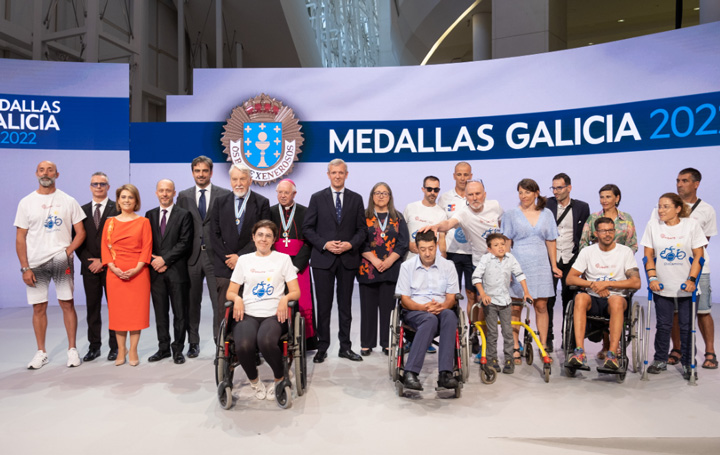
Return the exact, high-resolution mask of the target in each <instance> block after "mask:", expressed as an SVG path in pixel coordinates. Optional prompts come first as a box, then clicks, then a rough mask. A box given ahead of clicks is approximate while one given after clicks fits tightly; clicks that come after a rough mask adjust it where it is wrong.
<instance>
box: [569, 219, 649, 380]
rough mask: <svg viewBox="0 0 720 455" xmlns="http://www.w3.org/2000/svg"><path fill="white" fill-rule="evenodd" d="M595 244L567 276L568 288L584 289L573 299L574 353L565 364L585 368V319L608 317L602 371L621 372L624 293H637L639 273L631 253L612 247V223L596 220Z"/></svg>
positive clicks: (588, 248)
mask: <svg viewBox="0 0 720 455" xmlns="http://www.w3.org/2000/svg"><path fill="white" fill-rule="evenodd" d="M595 229H596V232H597V237H598V243H595V244H593V245H590V246H588V247H585V248H583V249H582V250H580V253H579V254H578V257H577V259H576V260H575V263H574V264H573V266H572V268H571V269H570V272H568V276H567V281H566V282H567V284H568V286H579V287H583V288H586V289H585V291H583V292H578V293H577V294H576V295H575V307H574V314H573V323H574V329H575V346H576V348H575V352H574V353H573V355H572V357H570V359H569V360H568V364H569V365H571V366H573V367H579V368H582V367H587V356H586V355H585V328H586V325H587V315H588V314H591V315H593V316H604V315H605V314H607V313H609V314H610V350H609V351H608V352H607V354H606V358H605V364H604V365H603V366H604V367H605V368H609V369H612V370H617V369H618V368H620V360H619V356H622V353H620V352H618V351H619V348H620V337H621V336H622V329H623V319H624V316H625V310H626V309H627V299H626V298H625V295H624V293H623V291H625V290H629V289H632V290H638V289H640V272H639V271H638V266H637V262H636V261H635V255H634V254H633V251H632V250H631V249H630V248H629V247H627V246H625V245H620V244H618V243H615V222H614V221H613V220H612V219H611V218H607V217H602V218H598V219H597V220H595Z"/></svg>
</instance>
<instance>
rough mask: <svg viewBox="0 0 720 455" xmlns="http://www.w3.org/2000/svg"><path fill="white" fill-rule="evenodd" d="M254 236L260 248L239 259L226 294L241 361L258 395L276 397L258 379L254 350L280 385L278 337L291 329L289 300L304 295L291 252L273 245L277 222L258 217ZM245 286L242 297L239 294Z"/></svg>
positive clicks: (261, 397) (256, 245)
mask: <svg viewBox="0 0 720 455" xmlns="http://www.w3.org/2000/svg"><path fill="white" fill-rule="evenodd" d="M252 238H253V241H254V242H255V248H256V249H257V251H255V252H254V253H248V254H244V255H242V256H240V258H239V259H238V261H237V264H236V265H235V270H234V271H233V274H232V277H231V278H230V287H229V288H228V292H227V299H228V300H230V301H232V302H233V303H234V305H233V313H232V317H233V319H234V320H235V321H236V322H235V324H234V327H233V337H234V339H235V353H236V355H237V357H238V360H239V362H240V365H241V366H242V367H243V370H245V374H247V377H248V379H249V380H250V385H251V386H252V388H253V391H254V394H255V397H256V398H258V399H260V400H262V399H268V400H274V399H275V387H271V388H269V389H268V390H266V389H265V386H264V385H263V383H262V381H260V380H259V379H258V370H257V363H256V352H257V350H258V348H259V349H260V352H261V353H262V355H263V358H265V361H267V363H268V365H269V366H270V368H271V369H272V371H273V375H274V376H275V384H276V385H277V384H278V383H279V382H280V381H282V380H283V379H284V374H285V372H284V365H283V358H282V356H283V354H282V351H281V349H280V344H279V342H280V337H281V336H282V334H283V333H284V332H287V322H286V321H287V319H288V313H289V312H288V302H290V301H293V300H298V299H299V298H300V286H299V285H298V280H297V274H296V273H295V266H293V264H292V261H291V260H290V256H288V255H287V254H284V253H279V252H277V251H272V249H271V247H272V245H273V244H274V243H275V240H277V238H278V229H277V226H275V223H273V222H272V221H269V220H261V221H258V222H257V223H255V225H254V226H253V229H252ZM286 283H287V288H288V293H287V294H285V285H286ZM241 286H243V291H242V297H241V296H240V295H239V291H240V287H241Z"/></svg>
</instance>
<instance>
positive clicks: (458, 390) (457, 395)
mask: <svg viewBox="0 0 720 455" xmlns="http://www.w3.org/2000/svg"><path fill="white" fill-rule="evenodd" d="M461 396H462V387H460V385H458V386H457V387H455V398H460V397H461Z"/></svg>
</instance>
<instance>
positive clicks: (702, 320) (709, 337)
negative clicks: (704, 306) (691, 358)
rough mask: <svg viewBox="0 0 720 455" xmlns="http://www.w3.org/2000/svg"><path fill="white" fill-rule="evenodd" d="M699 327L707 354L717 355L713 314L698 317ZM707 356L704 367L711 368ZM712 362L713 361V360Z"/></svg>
mask: <svg viewBox="0 0 720 455" xmlns="http://www.w3.org/2000/svg"><path fill="white" fill-rule="evenodd" d="M697 320H698V327H699V328H700V334H701V335H702V337H703V340H704V341H705V352H707V353H708V354H715V322H714V321H713V318H712V314H711V313H703V314H698V315H697ZM707 360H708V359H707V356H706V358H705V360H704V361H703V366H706V365H707V366H711V364H710V363H707ZM711 360H712V359H711Z"/></svg>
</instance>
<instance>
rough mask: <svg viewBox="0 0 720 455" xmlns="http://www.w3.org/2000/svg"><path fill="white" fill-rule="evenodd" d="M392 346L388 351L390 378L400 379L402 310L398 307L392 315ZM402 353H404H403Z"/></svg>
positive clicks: (390, 338)
mask: <svg viewBox="0 0 720 455" xmlns="http://www.w3.org/2000/svg"><path fill="white" fill-rule="evenodd" d="M389 340H390V348H389V351H388V373H389V374H390V379H392V380H393V381H397V380H398V376H399V374H398V368H397V356H398V346H399V344H400V311H399V309H398V308H397V307H395V309H393V311H392V313H391V315H390V337H389ZM401 355H402V354H401Z"/></svg>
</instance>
